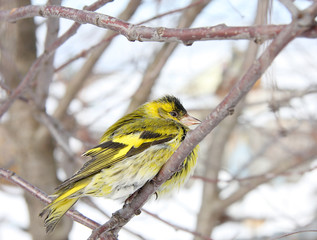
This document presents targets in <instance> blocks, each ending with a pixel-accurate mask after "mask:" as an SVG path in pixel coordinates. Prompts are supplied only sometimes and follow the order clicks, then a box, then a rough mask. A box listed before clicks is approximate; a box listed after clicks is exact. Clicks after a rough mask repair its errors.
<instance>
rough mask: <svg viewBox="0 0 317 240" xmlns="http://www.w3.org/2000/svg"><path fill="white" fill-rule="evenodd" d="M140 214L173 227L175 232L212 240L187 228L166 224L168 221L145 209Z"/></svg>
mask: <svg viewBox="0 0 317 240" xmlns="http://www.w3.org/2000/svg"><path fill="white" fill-rule="evenodd" d="M142 212H145V213H146V214H148V215H150V216H152V217H153V218H155V219H157V220H159V221H161V222H163V223H165V224H167V225H169V226H171V227H173V228H175V229H177V230H181V231H184V232H187V233H190V234H192V235H193V236H196V237H199V238H201V239H203V240H212V238H210V237H207V236H203V235H202V234H200V233H198V232H195V231H192V230H189V229H187V228H184V227H181V226H178V225H175V224H172V223H170V222H168V221H166V220H164V219H162V218H160V217H159V216H158V215H156V214H154V213H151V212H149V211H147V210H145V209H142Z"/></svg>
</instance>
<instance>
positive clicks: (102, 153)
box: [57, 119, 185, 190]
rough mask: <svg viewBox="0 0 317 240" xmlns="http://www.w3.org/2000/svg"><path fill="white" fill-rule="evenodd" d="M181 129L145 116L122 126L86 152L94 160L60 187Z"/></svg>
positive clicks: (173, 134)
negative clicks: (140, 119)
mask: <svg viewBox="0 0 317 240" xmlns="http://www.w3.org/2000/svg"><path fill="white" fill-rule="evenodd" d="M182 132H183V131H179V126H177V125H176V124H175V123H173V122H171V121H168V122H166V121H165V122H164V121H157V120H155V121H153V120H152V121H151V120H147V119H143V120H142V121H135V122H132V123H130V124H125V125H122V126H121V127H120V128H119V129H116V131H115V132H113V133H112V134H110V135H109V136H108V137H103V138H102V141H103V142H101V143H100V144H99V145H97V146H96V147H94V148H92V149H90V150H88V151H87V152H86V153H84V155H85V156H90V157H91V159H90V160H89V161H87V162H86V163H85V164H84V165H83V167H82V168H81V169H80V170H79V171H78V172H77V173H76V174H75V175H73V176H72V177H71V178H69V179H67V180H66V181H64V182H63V183H62V184H61V185H60V186H58V188H57V189H58V190H59V189H63V188H65V187H68V186H69V185H70V184H72V183H75V182H77V181H79V180H82V179H84V178H87V177H89V176H92V175H94V174H96V173H98V172H100V171H101V170H102V169H105V168H108V167H110V166H112V165H113V164H115V163H117V162H119V161H124V159H126V158H128V157H131V156H134V155H137V154H139V153H141V152H143V151H144V150H146V149H148V148H150V147H152V146H154V145H158V144H164V143H167V142H169V141H171V140H173V139H175V138H176V137H177V136H178V135H179V134H181V133H182ZM184 134H185V133H184Z"/></svg>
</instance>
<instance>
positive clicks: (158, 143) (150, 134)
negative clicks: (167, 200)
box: [40, 95, 200, 232]
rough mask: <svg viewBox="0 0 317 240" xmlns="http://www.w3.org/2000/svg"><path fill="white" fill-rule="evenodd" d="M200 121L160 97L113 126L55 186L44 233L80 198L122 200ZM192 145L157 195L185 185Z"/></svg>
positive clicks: (149, 176) (194, 157)
mask: <svg viewBox="0 0 317 240" xmlns="http://www.w3.org/2000/svg"><path fill="white" fill-rule="evenodd" d="M199 123H200V121H199V120H198V119H196V118H194V117H192V116H190V115H188V114H187V111H186V110H185V108H184V107H183V105H182V104H181V103H180V101H179V100H178V99H177V98H176V97H174V96H169V95H168V96H164V97H162V98H160V99H158V100H154V101H151V102H148V103H145V104H144V105H142V106H140V107H139V108H138V109H136V110H135V111H134V112H132V113H130V114H127V115H126V116H124V117H122V118H121V119H119V120H118V121H117V122H116V123H115V124H113V125H112V126H111V127H110V128H109V129H108V130H107V131H106V132H105V133H104V135H103V136H102V138H101V140H100V144H99V145H97V146H96V147H94V148H92V149H90V150H88V151H87V152H85V153H84V156H89V157H90V158H91V159H90V160H89V161H87V162H86V163H85V164H84V165H83V167H82V168H81V169H80V170H79V171H78V172H76V173H75V174H74V175H73V176H72V177H70V178H69V179H67V180H65V181H64V182H63V183H62V184H61V185H59V186H58V187H57V191H56V192H55V193H54V194H53V195H52V197H53V199H54V200H53V201H52V203H50V204H49V205H47V206H46V207H45V208H44V209H43V211H42V212H41V213H40V216H43V215H44V214H45V213H47V216H46V218H45V227H46V231H47V232H50V231H53V230H54V228H55V226H56V224H57V223H58V222H59V220H60V219H61V217H62V216H63V215H64V214H65V213H66V212H67V211H68V209H70V208H71V207H72V206H73V205H74V204H75V203H76V202H77V201H78V200H79V198H81V197H84V196H95V197H107V198H111V199H123V200H126V199H127V198H128V197H129V196H131V195H132V194H133V193H134V192H135V191H137V190H138V189H140V188H141V187H142V186H143V185H144V184H145V183H146V182H148V181H149V180H151V179H152V178H153V177H155V175H156V174H157V173H158V172H159V171H160V169H161V168H162V166H163V165H164V164H165V163H166V162H167V160H168V159H169V158H170V157H171V156H172V154H173V153H174V152H175V151H176V149H177V148H178V147H179V146H180V144H181V142H182V141H183V140H184V138H185V136H186V133H187V132H188V131H189V128H188V126H191V125H195V124H199ZM197 150H198V147H196V148H195V149H194V150H193V151H192V152H191V153H190V154H189V155H188V157H187V158H186V159H185V160H184V163H183V164H182V168H181V169H180V170H179V171H178V172H176V173H175V174H174V175H173V176H172V177H171V178H170V179H169V180H167V181H166V182H165V183H163V184H162V185H161V186H160V188H159V189H158V191H157V194H158V195H160V194H164V193H168V192H170V191H171V190H173V189H177V188H179V187H180V186H181V185H183V184H184V183H185V181H186V180H187V179H188V177H189V176H190V175H191V173H192V172H193V170H194V167H195V165H196V160H197Z"/></svg>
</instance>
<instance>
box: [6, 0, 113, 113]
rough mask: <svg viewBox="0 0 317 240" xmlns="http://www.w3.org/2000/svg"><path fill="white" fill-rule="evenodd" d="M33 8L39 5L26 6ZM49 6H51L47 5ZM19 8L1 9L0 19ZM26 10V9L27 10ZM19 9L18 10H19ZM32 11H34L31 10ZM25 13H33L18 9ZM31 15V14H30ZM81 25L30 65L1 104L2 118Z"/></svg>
mask: <svg viewBox="0 0 317 240" xmlns="http://www.w3.org/2000/svg"><path fill="white" fill-rule="evenodd" d="M109 1H110V0H99V1H97V2H95V3H93V4H92V5H91V6H88V7H86V9H89V10H90V11H95V10H96V9H97V8H99V7H101V6H103V5H104V4H106V3H108V2H109ZM28 7H30V8H32V7H38V6H27V7H25V8H28ZM47 7H49V6H47ZM56 7H60V6H56ZM22 8H23V7H22ZM17 9H20V10H21V8H16V9H13V10H11V11H0V21H1V20H5V19H6V16H8V15H7V14H6V13H9V15H10V12H12V13H13V12H15V11H16V10H17ZM25 10H26V11H25ZM17 11H18V10H17ZM31 12H32V11H31ZM21 14H22V15H24V14H26V15H27V16H29V14H31V13H30V12H28V11H27V9H24V10H23V11H22V12H19V11H18V14H17V15H18V16H19V15H21ZM29 17H31V16H29ZM79 27H80V24H79V23H77V22H76V23H74V24H73V25H72V26H71V27H70V28H69V30H68V31H66V32H65V33H64V34H63V35H62V36H60V37H59V38H58V39H57V40H56V41H55V42H54V43H53V44H52V45H51V46H50V47H48V48H47V49H46V51H45V52H44V53H42V55H41V56H39V57H38V58H37V59H36V60H35V61H34V63H33V64H32V66H31V67H30V69H29V71H28V73H27V74H26V75H25V76H24V78H23V79H22V81H21V82H20V84H19V85H18V87H17V88H16V89H14V91H13V92H12V94H11V95H10V96H9V97H8V98H7V100H6V101H5V102H4V103H3V104H2V105H1V106H0V118H1V117H2V116H3V114H4V113H5V112H6V111H7V110H8V109H9V107H10V106H11V104H12V103H13V102H14V101H15V100H16V99H17V98H18V97H19V96H21V94H22V93H23V91H25V90H26V89H27V87H28V86H29V85H30V84H31V82H32V81H33V80H34V78H35V76H36V75H37V73H38V71H39V69H40V67H41V66H42V64H43V62H44V61H46V60H47V59H48V58H49V57H50V56H51V55H52V54H53V53H54V52H55V50H56V49H57V48H58V47H59V46H61V45H62V44H63V43H64V42H65V41H66V40H67V39H69V38H70V37H71V36H73V35H74V34H75V33H76V31H77V30H78V28H79Z"/></svg>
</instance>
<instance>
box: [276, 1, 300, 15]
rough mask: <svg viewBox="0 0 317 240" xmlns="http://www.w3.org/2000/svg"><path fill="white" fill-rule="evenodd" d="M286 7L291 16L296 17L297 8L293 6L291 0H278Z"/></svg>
mask: <svg viewBox="0 0 317 240" xmlns="http://www.w3.org/2000/svg"><path fill="white" fill-rule="evenodd" d="M279 1H280V2H281V3H282V4H283V5H284V6H285V7H286V8H287V9H288V11H289V12H290V13H291V14H292V17H293V18H297V17H298V14H299V9H298V8H297V7H296V6H295V4H294V3H293V1H291V0H279Z"/></svg>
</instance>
